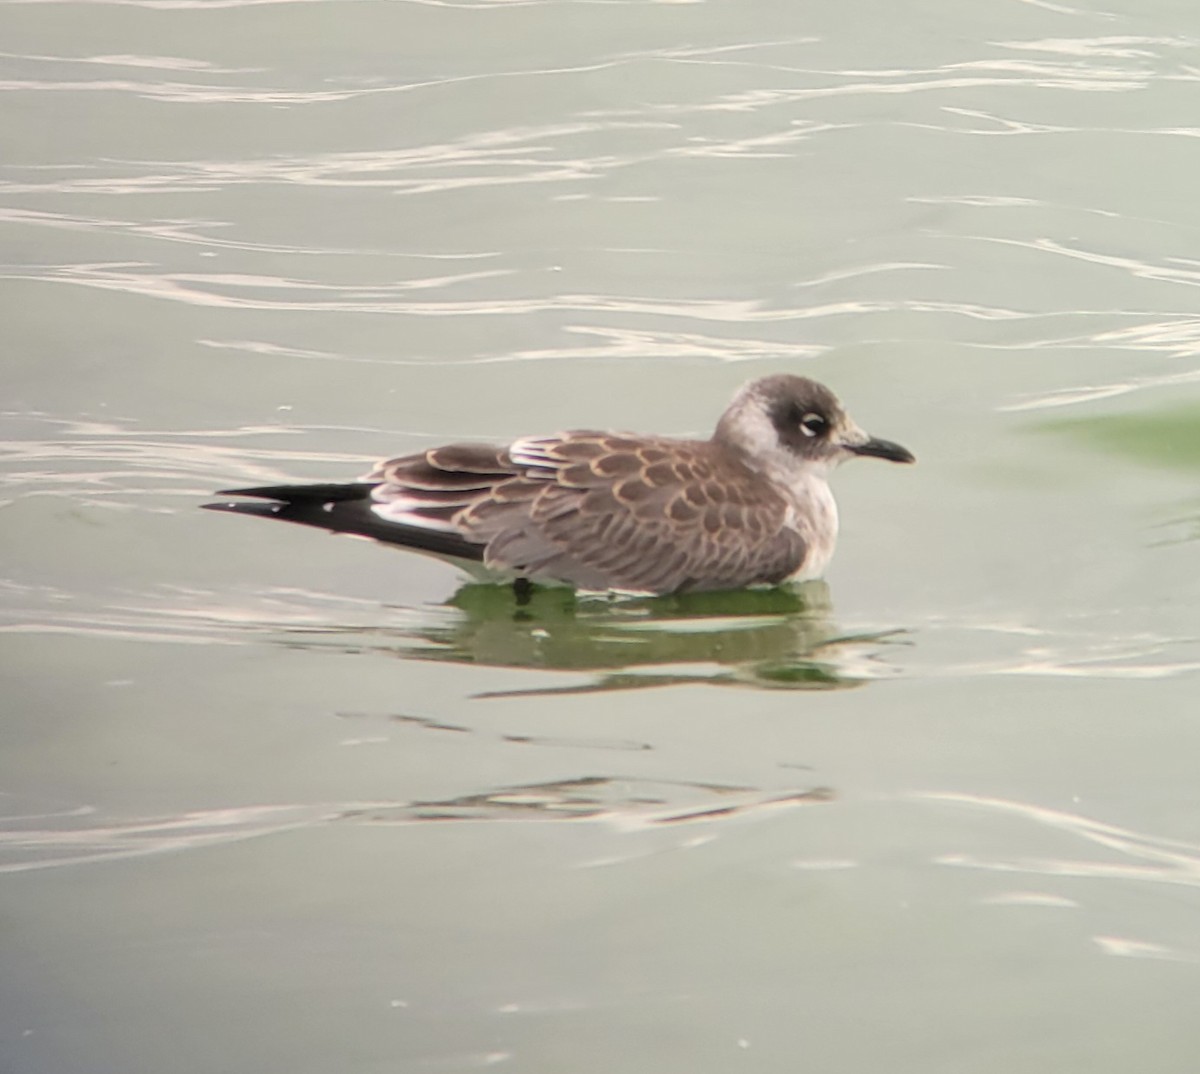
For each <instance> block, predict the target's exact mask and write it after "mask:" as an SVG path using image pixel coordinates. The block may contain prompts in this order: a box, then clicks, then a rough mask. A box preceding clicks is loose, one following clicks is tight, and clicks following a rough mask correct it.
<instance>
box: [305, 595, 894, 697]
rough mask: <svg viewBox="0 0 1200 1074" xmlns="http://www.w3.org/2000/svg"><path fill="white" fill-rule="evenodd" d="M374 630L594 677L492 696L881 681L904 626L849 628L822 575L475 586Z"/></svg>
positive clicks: (421, 655) (412, 651)
mask: <svg viewBox="0 0 1200 1074" xmlns="http://www.w3.org/2000/svg"><path fill="white" fill-rule="evenodd" d="M371 633H372V635H373V636H374V638H373V641H372V642H368V643H367V646H366V647H368V648H373V649H376V650H377V651H378V650H387V651H391V652H394V653H396V654H397V655H400V656H404V657H408V658H412V659H419V660H430V661H438V662H443V663H451V664H470V665H475V666H483V667H495V668H531V669H540V670H546V671H579V672H590V673H592V675H591V677H590V678H589V679H587V680H586V681H584V682H581V683H575V684H568V685H562V684H554V685H546V686H532V687H528V688H522V689H520V690H515V691H513V690H508V691H504V692H503V693H501V692H495V691H491V692H485V693H482V694H477V695H475V696H483V697H499V696H504V697H512V696H518V695H522V694H539V695H540V694H555V693H558V694H575V693H589V692H594V691H607V690H621V689H638V688H645V687H648V686H660V685H662V686H665V685H676V684H681V683H704V684H715V685H742V686H752V687H770V688H782V689H789V688H790V689H835V688H840V687H849V686H856V685H858V684H860V683H861V682H863V681H864V680H866V679H870V678H876V677H879V676H880V674H882V672H883V670H884V668H885V667H886V665H885V664H884V663H883V661H882V660H881V658H880V656H881V649H882V648H883V647H884V646H885V645H886V644H888V643H889V642H894V641H895V632H874V633H845V632H841V631H839V630H838V628H837V627H836V625H835V624H834V622H833V620H832V618H831V605H830V600H829V591H828V588H827V587H826V586H825V584H824V583H821V582H810V583H808V584H806V585H804V586H800V587H795V588H778V589H765V590H742V591H738V592H727V593H695V594H683V595H677V596H671V597H647V598H623V599H622V598H615V597H603V596H584V595H580V594H576V593H574V592H573V591H571V590H569V589H559V588H537V589H534V590H532V591H530V592H524V593H515V592H514V591H513V589H512V587H510V586H500V585H467V586H464V587H463V588H461V589H459V590H458V592H457V593H455V594H454V596H453V597H452V598H451V600H450V601H448V602H447V603H446V604H445V605H443V606H441V607H438V608H436V609H429V610H427V611H426V612H425V613H424V614H421V615H417V616H413V617H412V618H411V621H410V624H409V625H408V626H407V627H404V628H400V629H395V628H393V629H391V630H389V631H388V632H387V634H386V640H383V639H381V638H380V635H379V632H378V631H377V630H375V631H372V632H371ZM297 640H298V639H296V637H295V636H294V635H293V637H292V639H291V641H292V643H296V642H297ZM310 640H312V639H311V638H310ZM342 640H343V641H346V640H347V639H345V637H344V635H343V637H342ZM363 641H364V639H363V638H362V637H361V636H360V637H358V638H356V639H355V641H354V644H353V647H354V648H355V649H356V650H358V651H361V650H362V649H363V648H364V645H363ZM324 644H328V639H326V641H325V642H324Z"/></svg>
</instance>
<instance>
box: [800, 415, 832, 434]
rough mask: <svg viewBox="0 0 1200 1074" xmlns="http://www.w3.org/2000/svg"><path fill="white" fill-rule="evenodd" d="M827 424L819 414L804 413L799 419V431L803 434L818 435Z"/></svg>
mask: <svg viewBox="0 0 1200 1074" xmlns="http://www.w3.org/2000/svg"><path fill="white" fill-rule="evenodd" d="M828 424H829V422H827V421H826V420H825V419H824V418H823V417H822V416H821V415H820V414H805V415H804V417H802V418H801V419H800V431H801V432H802V433H804V435H805V436H820V435H821V434H822V433H823V432H824V431H825V426H827V425H828Z"/></svg>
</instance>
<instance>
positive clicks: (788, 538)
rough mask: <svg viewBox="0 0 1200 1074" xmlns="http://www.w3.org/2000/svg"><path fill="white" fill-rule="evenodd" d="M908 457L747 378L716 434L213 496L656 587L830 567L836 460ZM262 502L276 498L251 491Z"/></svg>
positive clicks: (577, 440)
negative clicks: (831, 484)
mask: <svg viewBox="0 0 1200 1074" xmlns="http://www.w3.org/2000/svg"><path fill="white" fill-rule="evenodd" d="M859 455H865V456H873V457H875V458H880V459H888V460H890V461H892V462H900V463H911V462H915V461H916V460H915V458H914V456H913V455H912V453H911V452H910V451H908V450H907V449H906V448H903V447H901V446H900V445H899V444H895V443H893V442H892V441H890V440H880V439H877V438H876V437H872V436H869V435H867V433H865V432H863V430H862V429H860V428H859V427H858V425H856V424H855V423H854V422H853V421H852V420H851V419H850V417H849V415H848V414H847V413H846V411H845V410H844V409H843V408H842V404H841V403H840V402H839V401H838V398H837V396H836V395H834V394H833V392H832V391H830V390H829V389H828V388H826V387H825V386H824V385H822V384H818V383H817V382H816V381H814V380H810V379H808V378H807V377H800V376H795V375H792V374H786V373H784V374H775V375H773V376H767V377H761V378H759V379H757V380H752V381H750V382H749V383H748V384H746V385H744V386H743V387H742V388H741V389H740V390H739V391H738V392H737V394H736V395H734V397H733V400H732V402H731V403H730V404H729V406H728V408H727V409H726V411H725V413H724V414H723V415H722V416H721V419H720V421H718V422H717V427H716V430H715V431H714V432H713V435H712V436H711V437H710V438H709V439H708V440H684V439H678V438H675V437H668V436H656V435H641V434H635V433H612V432H598V431H594V430H575V431H571V432H561V433H555V434H553V435H551V436H523V437H519V438H518V439H516V440H513V441H512V442H511V443H509V444H505V445H494V444H477V443H455V444H447V445H444V446H442V447H433V448H429V449H427V450H425V451H418V452H416V453H414V454H411V455H402V456H400V457H399V458H395V459H389V460H387V461H386V462H381V463H380V464H379V465H378V466H376V467H375V468H374V469H373V470H372V471H371V472H370V473H368V474H366V475H365V476H364V477H362V478H360V479H359V480H357V481H354V482H350V483H346V484H320V485H272V486H264V487H260V488H243V489H227V490H224V491H222V492H219V493H217V495H218V496H242V497H247V498H248V499H249V501H251V502H247V501H246V500H241V501H234V502H220V503H209V504H205V505H204V506H205V507H207V508H209V509H211V510H215V511H229V512H233V513H234V514H242V515H257V516H260V517H264V518H277V519H281V520H283V521H286V522H298V523H301V524H303V525H307V526H316V527H318V528H320V529H324V530H329V531H332V532H334V533H344V534H353V535H357V536H361V537H369V538H373V539H375V540H377V541H382V542H385V543H387V544H393V545H399V546H401V547H403V548H408V549H411V550H414V551H418V552H425V553H429V554H432V555H434V556H438V557H440V558H443V559H449V560H451V561H454V562H456V563H458V564H459V565H460V566H462V567H463V568H465V569H466V570H467V571H468V572H469V573H471V574H473V575H475V576H476V577H479V578H487V579H490V580H496V579H505V580H508V581H511V582H513V583H514V585H515V586H516V588H517V591H518V593H520V592H522V591H523V590H524V591H526V592H527V591H528V588H529V586H530V585H532V584H534V583H557V584H565V585H569V586H574V587H575V588H577V589H582V590H591V591H616V592H621V593H634V594H650V595H661V594H667V593H682V592H688V591H699V590H723V589H742V588H745V587H749V586H774V585H780V584H783V583H785V582H803V581H807V580H810V579H814V578H819V577H820V576H821V575H822V574H823V573H824V572H825V569H826V567H827V566H828V565H829V561H830V559H831V558H832V556H833V550H834V545H835V544H836V542H837V533H838V513H837V505H836V503H835V502H834V499H833V493H832V492H831V491H830V488H829V481H828V478H829V475H830V472H831V471H832V470H833V469H834V468H835V467H836V466H837V465H839V464H840V463H842V462H844V461H846V460H847V459H851V458H854V457H856V456H859ZM253 501H267V502H253Z"/></svg>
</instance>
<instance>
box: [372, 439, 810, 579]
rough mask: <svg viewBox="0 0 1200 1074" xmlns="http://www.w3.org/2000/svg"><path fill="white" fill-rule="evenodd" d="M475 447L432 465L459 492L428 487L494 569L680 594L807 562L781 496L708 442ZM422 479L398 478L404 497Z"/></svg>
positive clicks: (406, 471)
mask: <svg viewBox="0 0 1200 1074" xmlns="http://www.w3.org/2000/svg"><path fill="white" fill-rule="evenodd" d="M450 450H454V451H455V452H460V453H464V452H465V449H461V448H456V449H443V451H450ZM472 450H473V451H474V452H478V454H465V453H464V454H461V455H457V454H456V455H455V456H453V457H450V456H446V455H444V454H443V453H442V452H439V453H437V454H438V458H436V459H433V458H428V459H427V461H428V462H429V463H430V464H432V465H435V466H436V468H437V470H438V472H439V475H440V474H443V473H444V474H447V475H449V474H454V475H456V476H455V477H454V479H453V480H455V481H457V482H458V483H459V487H457V488H456V489H454V490H453V491H451V490H450V489H449V488H447V487H446V486H447V485H448V484H449V481H448V480H447V479H445V478H441V477H440V476H439V478H438V488H437V489H436V490H434V489H430V490H429V491H430V492H436V494H437V495H439V496H443V497H445V499H444V500H443V501H440V508H433V509H434V510H437V509H440V510H442V511H444V512H450V511H452V513H451V514H449V515H446V514H443V516H442V517H443V518H445V520H446V522H448V523H450V524H451V525H453V526H454V527H455V528H456V529H457V531H458V532H459V533H461V534H462V535H463V536H464V537H466V538H467V539H468V540H471V541H478V542H480V543H481V544H484V545H486V550H485V555H484V562H485V563H486V564H487V565H488V566H490V567H499V568H507V569H510V570H516V571H520V572H522V573H526V574H528V575H529V576H531V577H533V578H535V579H536V578H539V577H542V578H551V579H556V580H559V581H564V582H569V583H571V584H572V585H575V586H578V587H580V588H584V589H627V590H635V591H642V592H652V593H670V592H677V591H680V590H687V589H727V588H739V587H742V586H746V585H750V584H753V583H776V582H780V581H783V580H784V579H785V578H787V577H788V576H789V575H791V574H792V573H793V572H795V571H796V570H797V568H798V567H799V566H800V564H801V563H802V562H803V560H804V556H805V552H806V549H805V545H804V542H803V540H802V538H801V537H800V535H799V534H798V533H796V532H795V531H794V530H793V529H792V528H791V527H790V526H788V525H787V520H788V514H789V512H788V506H787V504H786V503H785V502H784V500H783V498H782V497H781V496H780V495H779V494H778V493H777V492H776V491H775V489H774V488H773V487H772V486H771V485H770V484H768V483H767V482H766V481H764V480H763V479H762V478H761V477H759V476H758V475H757V474H755V473H754V472H753V471H751V470H749V469H747V468H745V467H743V466H741V464H740V463H738V462H737V461H736V460H731V459H727V458H725V457H723V456H719V455H717V454H716V453H715V452H714V451H713V449H712V447H711V445H709V444H707V443H703V442H693V441H678V440H667V439H644V438H635V437H625V436H613V435H611V434H605V433H593V432H574V433H564V434H561V435H559V436H555V437H548V438H545V439H525V440H518V441H516V442H514V443H513V444H512V445H510V446H509V448H508V449H507V450H506V451H497V449H488V450H490V451H491V452H492V454H491V455H487V456H485V455H483V454H482V450H481V449H472ZM429 454H430V455H433V454H434V453H429ZM404 461H405V460H397V462H404ZM452 462H453V463H457V464H458V468H457V469H455V470H450V469H448V467H449V466H450V464H451V463H452ZM485 462H486V465H485ZM388 465H389V466H392V467H395V466H396V465H397V463H392V464H388ZM385 472H386V468H385ZM419 472H420V468H419V467H417V468H416V469H415V470H414V469H413V468H412V466H411V465H406V466H405V467H403V468H402V469H401V470H400V471H393V473H395V475H396V477H401V478H402V480H403V481H404V483H405V486H406V487H405V493H406V496H407V495H410V494H411V493H415V492H416V491H417V490H416V489H415V488H413V485H412V480H413V477H416V476H419ZM389 476H391V475H390V474H389ZM489 481H490V485H488V487H487V488H486V489H484V488H482V487H481V486H482V485H483V484H484V483H486V482H489ZM427 483H429V484H433V483H434V481H433V480H429V481H428V482H427ZM464 499H471V500H472V502H470V503H469V504H467V505H466V506H462V505H463V501H464Z"/></svg>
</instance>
